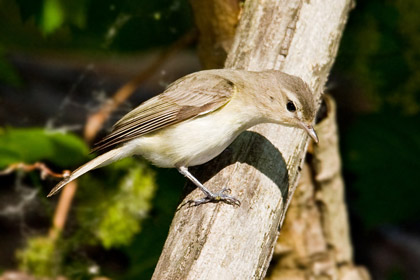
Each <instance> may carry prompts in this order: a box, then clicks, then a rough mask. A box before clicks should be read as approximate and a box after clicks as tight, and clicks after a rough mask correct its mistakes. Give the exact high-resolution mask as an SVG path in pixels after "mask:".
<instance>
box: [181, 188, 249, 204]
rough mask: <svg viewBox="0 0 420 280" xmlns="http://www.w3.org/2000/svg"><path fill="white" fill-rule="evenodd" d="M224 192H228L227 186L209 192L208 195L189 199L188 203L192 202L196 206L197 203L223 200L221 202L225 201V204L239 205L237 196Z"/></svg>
mask: <svg viewBox="0 0 420 280" xmlns="http://www.w3.org/2000/svg"><path fill="white" fill-rule="evenodd" d="M226 192H228V193H229V192H230V189H229V188H224V189H222V190H221V191H220V192H218V193H210V194H209V195H207V196H206V197H203V198H201V199H197V200H189V201H188V204H193V205H194V206H198V205H201V204H205V203H209V202H219V201H223V202H225V203H227V204H230V205H236V206H241V202H240V201H239V200H238V199H237V198H235V197H233V196H230V195H228V194H226Z"/></svg>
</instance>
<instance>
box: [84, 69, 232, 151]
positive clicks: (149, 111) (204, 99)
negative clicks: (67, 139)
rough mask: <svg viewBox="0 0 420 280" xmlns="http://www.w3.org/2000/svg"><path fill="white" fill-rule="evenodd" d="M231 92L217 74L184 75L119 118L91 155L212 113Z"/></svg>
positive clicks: (229, 84) (224, 80)
mask: <svg viewBox="0 0 420 280" xmlns="http://www.w3.org/2000/svg"><path fill="white" fill-rule="evenodd" d="M234 91H235V86H234V84H233V82H231V81H230V80H228V79H225V78H223V77H220V76H218V75H211V76H210V77H209V75H194V74H193V75H189V76H186V77H185V78H182V79H180V80H178V81H176V82H174V83H173V84H171V85H170V86H169V87H168V89H167V90H166V91H165V92H163V93H162V94H160V95H157V96H155V97H153V98H151V99H149V100H147V101H146V102H144V103H142V104H140V105H139V106H138V107H137V108H135V109H133V110H132V111H130V112H129V113H127V114H126V115H125V116H124V117H122V118H121V119H120V120H119V121H118V122H117V123H116V124H115V125H114V127H113V129H112V132H111V133H110V134H109V135H108V136H106V137H105V138H103V139H102V140H101V141H99V142H98V143H96V144H95V146H96V147H94V148H93V149H92V152H95V151H100V150H103V149H107V148H110V147H113V146H115V145H117V144H121V143H124V142H126V141H129V140H132V139H134V138H137V137H139V136H142V135H144V134H146V133H150V132H153V131H156V130H158V129H161V128H164V127H167V126H169V125H173V124H176V123H179V122H182V121H184V120H187V119H190V118H193V117H196V116H199V115H203V114H207V113H209V112H213V111H215V110H217V109H218V108H220V107H222V106H223V105H225V104H226V103H228V102H229V101H230V99H231V97H232V95H233V93H234Z"/></svg>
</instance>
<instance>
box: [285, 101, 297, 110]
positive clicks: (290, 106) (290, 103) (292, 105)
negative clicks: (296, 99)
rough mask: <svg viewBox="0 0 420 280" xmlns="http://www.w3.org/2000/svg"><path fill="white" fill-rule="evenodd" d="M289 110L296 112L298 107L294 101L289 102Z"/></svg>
mask: <svg viewBox="0 0 420 280" xmlns="http://www.w3.org/2000/svg"><path fill="white" fill-rule="evenodd" d="M286 107H287V111H289V112H295V111H296V107H295V104H294V103H293V102H292V101H289V102H287V105H286Z"/></svg>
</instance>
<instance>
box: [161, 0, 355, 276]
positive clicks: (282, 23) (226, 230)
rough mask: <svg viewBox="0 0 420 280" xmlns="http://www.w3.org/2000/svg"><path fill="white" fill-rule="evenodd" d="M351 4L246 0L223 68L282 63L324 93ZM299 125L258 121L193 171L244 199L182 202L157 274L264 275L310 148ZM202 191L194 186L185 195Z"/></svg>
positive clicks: (195, 195) (280, 66) (323, 0)
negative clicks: (188, 204)
mask: <svg viewBox="0 0 420 280" xmlns="http://www.w3.org/2000/svg"><path fill="white" fill-rule="evenodd" d="M351 7H352V2H351V1H350V0H337V1H326V0H312V1H299V0H290V1H286V0H280V1H279V0H249V1H247V2H246V3H245V8H244V11H243V14H242V17H241V21H240V24H239V27H238V30H237V33H236V36H235V40H234V43H233V46H232V49H231V51H230V53H229V55H228V58H227V61H226V64H225V67H226V68H241V69H248V70H262V69H279V70H282V71H284V72H287V73H290V74H293V75H297V76H299V77H301V78H302V79H303V80H305V81H306V82H307V83H308V84H309V85H310V87H311V88H312V89H313V90H314V94H316V96H317V98H319V97H320V95H321V92H322V89H323V87H324V84H325V81H326V80H327V76H328V73H329V71H330V68H331V66H332V63H333V61H334V58H335V56H336V52H337V48H338V44H339V40H340V37H341V34H342V31H343V28H344V25H345V22H346V20H347V15H348V12H349V10H350V9H351ZM307 142H308V139H307V136H306V135H305V133H304V132H303V131H301V130H299V129H292V128H287V127H282V126H278V125H259V126H257V127H255V128H253V129H252V130H251V131H248V132H246V133H243V134H242V135H241V136H240V137H239V138H238V139H237V141H235V142H234V143H233V145H232V146H231V147H230V150H231V151H230V152H228V153H224V154H223V155H221V156H220V157H218V158H217V159H215V160H214V161H212V162H210V163H209V164H206V165H205V166H202V167H200V168H198V169H197V170H196V171H195V172H194V171H193V172H194V173H195V175H197V177H198V178H199V179H201V180H202V181H204V182H206V186H207V187H208V188H210V189H211V190H213V191H216V190H219V189H220V188H222V187H225V186H229V187H230V188H231V189H232V194H233V195H234V196H236V197H238V198H239V199H240V200H241V202H242V205H241V206H240V207H239V208H235V207H232V206H230V205H226V204H223V203H218V204H206V205H202V206H199V207H181V208H180V209H179V210H178V211H177V213H176V214H175V217H174V219H173V221H172V225H171V228H170V232H169V235H168V238H167V240H166V243H165V246H164V249H163V252H162V255H161V257H160V259H159V262H158V265H157V267H156V269H155V273H154V275H153V279H262V278H263V277H264V275H265V273H266V270H267V267H268V265H269V262H270V259H271V256H272V252H273V248H274V245H275V242H276V240H277V236H278V234H279V228H280V227H281V224H282V221H283V219H284V215H285V211H286V208H287V205H288V203H289V202H290V198H291V196H292V194H293V192H294V190H295V187H296V182H297V180H298V177H299V170H300V167H301V166H302V162H303V158H304V155H305V151H306V147H307ZM200 196H201V194H200V193H199V192H198V191H197V190H195V191H193V192H192V193H191V194H189V195H188V196H187V197H186V198H185V199H186V200H190V199H195V198H198V197H200Z"/></svg>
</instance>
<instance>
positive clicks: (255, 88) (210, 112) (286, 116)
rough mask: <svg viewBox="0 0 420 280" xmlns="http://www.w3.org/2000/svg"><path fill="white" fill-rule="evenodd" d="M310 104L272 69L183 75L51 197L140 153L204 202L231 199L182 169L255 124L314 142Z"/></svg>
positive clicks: (122, 124) (291, 80) (129, 117)
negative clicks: (173, 171)
mask: <svg viewBox="0 0 420 280" xmlns="http://www.w3.org/2000/svg"><path fill="white" fill-rule="evenodd" d="M315 114H316V104H315V100H314V97H313V95H312V93H311V90H310V89H309V87H308V86H307V85H306V83H305V82H303V81H302V79H300V78H298V77H296V76H291V75H288V74H285V73H283V72H280V71H275V70H269V71H263V72H250V71H244V70H229V69H217V70H207V71H200V72H196V73H193V74H190V75H187V76H185V77H183V78H181V79H179V80H177V81H175V82H174V83H172V84H171V85H170V86H169V87H168V88H167V89H166V90H165V91H164V92H163V93H161V94H159V95H157V96H155V97H153V98H151V99H149V100H147V101H145V102H144V103H142V104H140V105H139V106H138V107H137V108H135V109H134V110H132V111H131V112H129V113H128V114H126V115H125V116H124V117H123V118H122V119H121V120H119V121H118V122H117V123H116V124H115V125H114V127H113V130H112V132H111V133H110V134H109V135H108V136H106V137H105V138H104V139H102V140H101V141H100V142H98V143H97V144H96V147H95V148H94V149H93V151H101V150H105V149H106V150H107V149H110V150H109V151H108V152H106V153H103V154H102V155H99V156H98V157H96V158H94V159H92V160H91V161H89V162H88V163H86V164H84V165H82V166H81V167H79V168H78V169H76V170H75V171H73V173H71V175H70V176H68V177H67V178H65V179H64V180H62V181H61V182H60V183H58V184H57V185H56V186H55V187H54V188H53V189H52V190H51V192H50V193H49V194H48V196H52V195H53V194H55V193H56V192H57V191H58V190H60V189H61V188H62V187H63V186H65V185H66V184H67V183H69V182H70V181H72V180H74V179H76V178H78V177H79V176H81V175H83V174H84V173H86V172H88V171H90V170H92V169H94V168H98V167H102V166H104V165H107V164H110V163H112V162H114V161H116V160H119V159H122V158H125V157H128V156H132V155H141V156H143V157H144V158H146V159H147V160H149V161H150V162H152V163H153V164H154V165H156V166H159V167H170V168H173V167H175V168H177V169H178V171H179V172H180V173H181V174H182V175H184V176H185V177H187V178H188V179H190V180H191V181H192V182H193V183H194V184H195V185H196V186H197V187H199V188H200V189H201V190H202V191H203V192H204V194H205V197H204V198H203V199H200V200H197V201H194V202H195V204H196V205H198V204H201V203H205V202H209V201H225V202H227V203H230V204H239V200H237V199H236V198H234V197H232V196H229V195H227V194H226V190H227V189H226V188H225V189H223V190H222V191H220V192H218V193H212V192H211V191H210V190H208V189H207V188H206V187H204V186H203V185H202V184H201V183H200V182H199V181H198V180H197V179H196V178H195V177H194V176H193V175H192V174H191V173H190V172H188V167H189V166H195V165H200V164H203V163H205V162H208V161H209V160H211V159H213V158H214V157H216V156H217V155H219V154H220V153H221V152H222V151H223V150H224V149H226V148H227V147H228V146H229V145H230V144H231V143H232V142H233V140H234V139H235V138H236V137H237V136H238V135H239V134H240V133H241V132H243V131H244V130H246V129H248V128H250V127H251V126H254V125H256V124H259V123H276V124H282V125H286V126H293V127H300V128H302V129H304V130H305V131H306V132H307V133H308V134H309V136H310V137H312V139H313V140H314V141H315V142H318V138H317V135H316V133H315V130H314V129H313V127H312V124H313V122H314V118H315Z"/></svg>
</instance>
